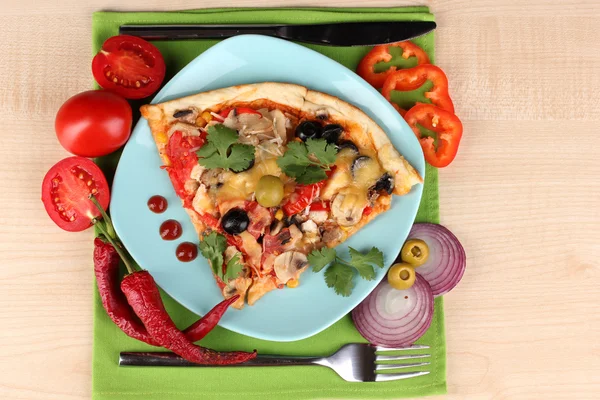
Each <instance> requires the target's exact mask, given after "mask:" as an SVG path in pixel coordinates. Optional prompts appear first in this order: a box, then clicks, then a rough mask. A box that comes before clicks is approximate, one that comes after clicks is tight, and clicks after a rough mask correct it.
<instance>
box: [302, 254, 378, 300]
mask: <svg viewBox="0 0 600 400" xmlns="http://www.w3.org/2000/svg"><path fill="white" fill-rule="evenodd" d="M349 249H350V261H346V260H343V259H342V258H340V257H338V256H337V253H336V251H335V249H330V248H328V247H324V248H322V249H320V250H313V251H312V252H311V253H310V254H309V255H308V262H309V263H310V265H311V266H312V270H313V272H319V271H321V270H322V269H323V268H325V267H327V269H326V270H325V283H326V284H327V286H328V287H330V288H333V290H335V292H336V293H337V294H339V295H341V296H344V297H347V296H350V294H351V293H352V289H354V276H355V275H356V274H357V273H358V275H359V276H360V277H361V278H363V279H366V280H368V281H371V280H373V279H375V268H374V267H373V265H376V266H378V267H379V268H383V253H382V252H381V251H380V250H379V249H378V248H377V247H372V248H371V250H369V251H368V252H367V253H366V254H362V253H361V252H359V251H358V250H355V249H353V248H352V247H350V248H349Z"/></svg>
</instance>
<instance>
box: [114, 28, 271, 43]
mask: <svg viewBox="0 0 600 400" xmlns="http://www.w3.org/2000/svg"><path fill="white" fill-rule="evenodd" d="M279 27H280V25H235V26H232V25H121V27H120V28H119V34H121V35H131V36H137V37H140V38H142V39H146V40H187V39H223V38H229V37H232V36H237V35H249V34H255V35H267V36H276V35H277V29H278V28H279Z"/></svg>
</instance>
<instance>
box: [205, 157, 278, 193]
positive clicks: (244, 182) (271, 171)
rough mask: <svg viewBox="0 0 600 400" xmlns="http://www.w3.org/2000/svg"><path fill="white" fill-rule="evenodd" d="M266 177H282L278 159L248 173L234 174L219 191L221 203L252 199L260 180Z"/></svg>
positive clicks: (255, 167)
mask: <svg viewBox="0 0 600 400" xmlns="http://www.w3.org/2000/svg"><path fill="white" fill-rule="evenodd" d="M265 175H273V176H277V177H281V176H282V175H283V173H282V172H281V169H280V168H279V166H278V165H277V159H276V158H268V159H266V160H263V161H261V162H259V163H257V164H255V165H254V167H252V168H250V169H249V170H248V171H244V172H240V173H238V174H233V176H231V177H230V178H229V179H228V180H227V181H225V183H224V184H223V186H221V187H220V188H219V189H218V190H217V199H218V200H219V201H225V200H233V199H244V200H247V199H250V198H251V196H252V194H253V193H254V191H255V190H256V184H257V183H258V181H259V179H260V178H262V177H263V176H265Z"/></svg>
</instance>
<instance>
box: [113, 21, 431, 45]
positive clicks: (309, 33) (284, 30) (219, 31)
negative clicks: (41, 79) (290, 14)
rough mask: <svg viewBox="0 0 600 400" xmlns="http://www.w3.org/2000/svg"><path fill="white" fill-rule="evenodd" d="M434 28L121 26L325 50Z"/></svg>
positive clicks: (147, 35)
mask: <svg viewBox="0 0 600 400" xmlns="http://www.w3.org/2000/svg"><path fill="white" fill-rule="evenodd" d="M435 28H436V24H435V22H433V21H402V22H343V23H335V24H313V25H281V24H276V25H273V24H260V25H121V26H120V29H119V33H120V34H121V35H132V36H137V37H141V38H142V39H146V40H190V39H224V38H228V37H232V36H237V35H246V34H257V35H267V36H273V37H278V38H281V39H287V40H293V41H298V42H304V43H313V44H321V45H326V46H368V45H375V44H386V43H393V42H400V41H403V40H408V39H412V38H415V37H417V36H421V35H424V34H426V33H427V32H430V31H432V30H434V29H435Z"/></svg>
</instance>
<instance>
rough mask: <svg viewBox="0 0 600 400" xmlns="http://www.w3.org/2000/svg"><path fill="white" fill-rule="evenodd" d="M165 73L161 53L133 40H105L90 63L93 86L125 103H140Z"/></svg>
mask: <svg viewBox="0 0 600 400" xmlns="http://www.w3.org/2000/svg"><path fill="white" fill-rule="evenodd" d="M165 71H166V67H165V60H164V59H163V56H162V54H160V51H159V50H158V49H157V48H156V47H155V46H154V45H152V44H150V43H148V42H146V41H145V40H144V39H141V38H138V37H135V36H128V35H118V36H113V37H111V38H108V39H107V40H106V41H105V42H104V44H102V48H101V49H100V51H99V52H98V54H96V56H95V57H94V59H93V60H92V72H93V73H94V79H96V82H98V84H99V85H100V86H102V87H103V88H104V89H106V90H110V91H111V92H115V93H117V94H119V95H121V96H123V97H125V98H127V99H142V98H144V97H148V96H150V95H151V94H152V93H154V92H156V91H157V90H158V88H159V87H160V85H161V84H162V81H163V79H165Z"/></svg>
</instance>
